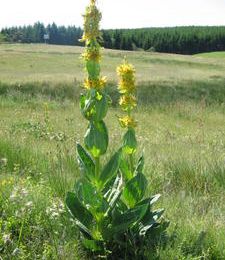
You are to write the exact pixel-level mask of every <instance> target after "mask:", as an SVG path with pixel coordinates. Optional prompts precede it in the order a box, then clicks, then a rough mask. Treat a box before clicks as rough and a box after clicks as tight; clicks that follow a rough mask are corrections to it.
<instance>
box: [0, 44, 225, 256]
mask: <svg viewBox="0 0 225 260" xmlns="http://www.w3.org/2000/svg"><path fill="white" fill-rule="evenodd" d="M0 48H1V49H0V50H1V51H0V55H1V62H0V63H1V64H2V62H3V61H4V60H5V62H7V66H6V67H5V68H4V66H3V65H0V81H1V82H2V83H1V84H0V95H1V96H0V160H1V162H0V229H1V232H0V256H1V257H3V259H40V258H43V259H65V260H67V259H92V257H91V256H87V255H86V254H85V252H83V250H82V248H81V246H80V244H79V240H78V234H77V229H76V227H75V225H74V223H73V222H72V221H71V220H70V217H69V215H68V212H67V211H66V210H65V209H64V208H63V206H62V202H63V201H64V197H65V193H66V192H67V191H68V190H70V189H71V188H72V187H73V184H74V182H75V179H76V178H78V177H79V171H78V167H77V162H76V159H75V158H76V157H75V154H76V152H75V142H82V140H83V135H84V133H85V129H86V127H87V124H86V121H85V120H84V119H83V118H82V116H81V114H80V111H79V106H78V102H77V100H78V97H79V93H80V91H81V89H80V82H79V80H81V79H82V77H83V74H82V73H80V71H81V66H82V65H79V64H80V62H79V61H78V60H77V58H78V56H79V53H80V51H81V49H80V48H76V47H60V46H43V45H3V46H0ZM76 52H77V54H76ZM105 53H106V57H105V59H104V64H105V67H104V69H103V72H106V74H107V75H108V76H109V78H110V80H111V83H110V85H109V86H108V91H109V93H111V95H112V97H113V101H114V106H113V107H112V108H111V109H110V112H109V113H108V116H107V118H106V123H107V126H108V128H109V133H110V143H111V144H110V147H111V149H110V151H109V153H108V155H107V156H105V158H104V160H106V159H107V157H109V155H110V153H112V152H113V150H115V149H116V148H118V146H119V145H120V143H121V137H122V134H123V131H121V129H120V127H119V124H118V122H117V116H118V115H120V113H121V112H120V110H119V109H118V108H117V107H116V106H115V102H116V100H117V98H118V95H117V94H116V90H115V86H116V83H115V78H116V75H115V72H114V69H115V66H116V64H117V63H119V61H120V59H121V58H122V57H123V55H124V53H125V52H119V51H118V52H117V51H110V50H105ZM7 55H9V56H8V58H7ZM17 55H18V56H17ZM35 55H36V59H35V62H37V63H35V64H36V65H35V71H33V72H32V68H30V67H29V65H28V64H29V62H31V61H33V62H34V60H33V58H34V56H35ZM126 55H127V56H128V59H129V60H131V61H132V62H134V64H135V65H136V66H137V73H140V75H139V76H138V85H139V87H138V89H139V90H138V96H139V107H138V109H137V111H136V115H135V116H136V118H137V120H138V128H137V137H138V141H139V152H138V154H140V153H141V152H142V151H144V154H145V161H146V167H145V174H146V176H147V178H148V179H149V183H150V185H149V188H148V192H149V194H154V193H161V194H162V198H161V200H160V202H159V203H158V205H157V207H164V208H165V209H166V211H165V216H166V218H168V219H169V220H170V222H171V224H170V227H169V230H168V242H167V245H166V247H163V246H159V247H158V248H157V252H156V254H154V255H152V253H151V252H149V255H148V259H163V260H164V259H165V260H167V259H171V260H173V259H192V260H194V259H212V260H214V259H218V260H219V259H224V258H225V247H224V241H225V223H224V219H225V213H224V212H225V204H224V200H225V166H224V160H225V106H224V100H225V87H224V85H225V82H224V70H223V69H224V66H225V62H224V61H223V60H222V59H216V58H214V59H213V61H211V59H209V58H208V57H206V58H204V57H192V56H187V57H186V56H180V55H167V54H149V53H146V54H145V53H142V52H133V53H130V52H127V53H126ZM18 57H19V59H20V58H21V57H23V58H22V59H21V60H18ZM44 57H45V59H43V58H44ZM10 59H11V60H10ZM111 59H112V61H111ZM106 61H107V62H106ZM57 62H58V63H57ZM63 64H65V66H62V65H63ZM42 65H43V66H42ZM222 70H223V72H222ZM25 71H26V73H25ZM194 71H195V73H196V74H194ZM37 75H38V76H37ZM46 75H47V76H46ZM168 75H170V76H171V77H168ZM190 75H192V76H190ZM36 77H37V78H36ZM74 78H76V81H75V80H74ZM5 159H7V162H6V160H5Z"/></svg>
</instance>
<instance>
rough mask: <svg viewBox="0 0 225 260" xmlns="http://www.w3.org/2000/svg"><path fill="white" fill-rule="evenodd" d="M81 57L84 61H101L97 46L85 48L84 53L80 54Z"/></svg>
mask: <svg viewBox="0 0 225 260" xmlns="http://www.w3.org/2000/svg"><path fill="white" fill-rule="evenodd" d="M82 57H83V58H84V60H85V61H90V60H93V61H96V62H99V61H100V60H101V54H100V48H99V47H98V46H94V47H93V46H92V47H89V48H86V50H85V52H84V53H83V54H82Z"/></svg>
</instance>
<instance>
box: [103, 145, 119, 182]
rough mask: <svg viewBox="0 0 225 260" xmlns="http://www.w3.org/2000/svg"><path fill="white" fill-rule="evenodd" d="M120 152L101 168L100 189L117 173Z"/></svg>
mask: <svg viewBox="0 0 225 260" xmlns="http://www.w3.org/2000/svg"><path fill="white" fill-rule="evenodd" d="M121 153H122V150H121V149H120V150H119V151H118V152H116V153H115V154H114V155H113V156H112V158H111V159H110V160H109V162H108V163H107V164H106V165H105V167H104V168H103V170H102V172H101V174H100V178H99V181H100V183H101V187H103V186H104V185H105V184H106V183H107V182H109V181H110V180H111V179H112V178H113V177H114V176H115V175H116V174H117V172H118V170H119V165H120V158H121Z"/></svg>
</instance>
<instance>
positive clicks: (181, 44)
mask: <svg viewBox="0 0 225 260" xmlns="http://www.w3.org/2000/svg"><path fill="white" fill-rule="evenodd" d="M45 34H47V35H49V39H48V40H47V41H46V42H47V43H49V44H57V45H77V46H80V45H82V43H81V42H80V41H79V39H80V38H81V36H82V29H81V28H80V27H76V26H67V27H66V26H57V25H56V24H55V23H53V24H49V25H47V26H45V25H44V24H43V23H40V22H37V23H35V24H34V25H28V26H22V27H11V28H4V29H2V30H1V35H2V36H1V38H2V39H5V41H7V42H12V43H44V42H45V39H44V35H45ZM100 41H101V42H102V43H103V45H104V47H105V48H109V49H118V50H145V51H150V52H154V51H155V52H164V53H178V54H196V53H202V52H211V51H224V50H225V26H185V27H167V28H142V29H111V30H102V39H100Z"/></svg>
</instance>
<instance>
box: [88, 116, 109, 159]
mask: <svg viewBox="0 0 225 260" xmlns="http://www.w3.org/2000/svg"><path fill="white" fill-rule="evenodd" d="M108 142H109V137H108V131H107V128H106V126H105V123H104V121H100V122H90V124H89V127H88V129H87V132H86V134H85V137H84V143H85V145H86V147H87V149H88V150H89V151H90V152H91V154H92V156H93V157H95V158H97V157H99V156H100V155H103V154H104V153H105V152H106V150H107V147H108Z"/></svg>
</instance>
